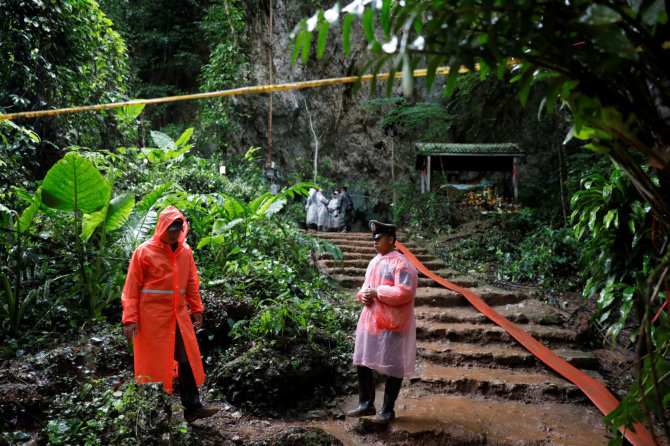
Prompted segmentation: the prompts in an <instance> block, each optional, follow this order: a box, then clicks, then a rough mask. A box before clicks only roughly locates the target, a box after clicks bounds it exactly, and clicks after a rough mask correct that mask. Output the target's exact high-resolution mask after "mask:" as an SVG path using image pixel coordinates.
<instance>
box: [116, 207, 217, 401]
mask: <svg viewBox="0 0 670 446" xmlns="http://www.w3.org/2000/svg"><path fill="white" fill-rule="evenodd" d="M177 219H181V220H182V221H183V222H184V230H183V231H182V233H181V236H180V237H179V246H178V247H177V249H176V250H175V251H174V252H172V249H170V247H169V246H168V245H166V244H165V243H163V242H162V241H161V239H162V238H164V234H165V232H166V231H167V228H168V226H170V224H171V223H173V222H174V221H175V220H177ZM187 233H188V223H187V222H186V219H185V218H184V216H183V215H182V213H181V212H179V210H178V209H177V208H175V207H173V206H169V207H167V208H166V209H165V210H163V212H161V214H160V217H158V223H157V224H156V231H155V233H154V236H153V238H151V239H150V240H147V241H146V242H144V243H142V244H141V245H140V246H139V247H138V248H137V249H136V250H135V252H134V253H133V258H132V259H131V260H130V266H129V267H128V276H127V277H126V284H125V286H124V287H123V293H122V295H121V302H122V303H123V323H124V324H127V323H130V322H137V324H138V333H137V336H135V338H134V342H133V344H134V348H135V379H136V380H137V382H139V383H145V382H162V383H163V387H164V388H165V390H167V391H168V393H170V392H171V391H172V379H173V377H174V365H175V361H174V348H175V335H176V331H175V330H176V329H177V328H179V330H180V331H181V335H182V338H183V339H184V347H185V348H186V354H187V355H188V360H189V363H190V364H191V369H192V370H193V376H194V377H195V382H196V385H198V386H199V385H200V384H202V383H203V381H204V380H205V372H204V370H203V366H202V359H201V357H200V349H199V348H198V341H197V340H196V337H195V331H194V330H193V323H192V322H191V316H190V315H189V310H190V312H191V313H201V312H202V311H203V306H202V301H201V300H200V292H199V286H200V280H199V279H198V271H197V270H196V267H195V262H194V261H193V252H192V251H191V248H190V247H189V246H188V244H186V243H185V242H184V240H185V239H186V235H187ZM187 303H188V307H187V305H186V304H187ZM177 323H178V326H177Z"/></svg>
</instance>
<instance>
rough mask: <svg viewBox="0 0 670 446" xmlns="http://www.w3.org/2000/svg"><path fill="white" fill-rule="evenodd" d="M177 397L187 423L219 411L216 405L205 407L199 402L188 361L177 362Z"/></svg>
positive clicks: (198, 394) (196, 387)
mask: <svg viewBox="0 0 670 446" xmlns="http://www.w3.org/2000/svg"><path fill="white" fill-rule="evenodd" d="M179 398H180V399H181V404H182V406H184V419H185V420H186V421H188V422H189V423H190V422H192V421H195V420H197V419H200V418H207V417H210V416H212V415H214V414H215V413H216V412H218V411H219V409H218V407H205V406H203V405H202V403H201V402H200V392H199V391H198V386H196V385H195V377H194V376H193V370H191V364H189V363H188V362H180V363H179Z"/></svg>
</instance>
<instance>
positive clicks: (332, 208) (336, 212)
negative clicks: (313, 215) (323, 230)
mask: <svg viewBox="0 0 670 446" xmlns="http://www.w3.org/2000/svg"><path fill="white" fill-rule="evenodd" d="M328 215H329V217H330V218H329V222H328V223H329V224H328V230H329V231H330V232H338V231H339V230H340V208H339V201H338V200H337V191H335V192H333V198H332V199H331V200H330V201H329V202H328Z"/></svg>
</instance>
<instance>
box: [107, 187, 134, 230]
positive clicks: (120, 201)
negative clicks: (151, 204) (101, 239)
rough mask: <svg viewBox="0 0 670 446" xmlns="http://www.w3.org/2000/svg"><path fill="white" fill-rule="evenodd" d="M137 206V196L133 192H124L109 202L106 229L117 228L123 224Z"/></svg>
mask: <svg viewBox="0 0 670 446" xmlns="http://www.w3.org/2000/svg"><path fill="white" fill-rule="evenodd" d="M134 207H135V197H133V196H132V195H131V194H123V195H119V196H118V197H114V199H113V200H112V201H111V202H110V203H109V209H108V211H107V221H106V222H105V230H106V231H113V230H115V229H118V228H120V227H121V226H123V225H124V224H125V223H126V221H128V217H130V214H131V213H132V212H133V208H134Z"/></svg>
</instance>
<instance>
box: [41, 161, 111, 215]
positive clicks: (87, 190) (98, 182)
mask: <svg viewBox="0 0 670 446" xmlns="http://www.w3.org/2000/svg"><path fill="white" fill-rule="evenodd" d="M42 201H43V202H44V204H45V205H47V206H49V207H51V208H53V209H59V210H62V211H73V210H75V208H76V209H79V210H81V211H82V212H84V213H87V214H88V213H93V212H96V211H98V210H100V209H101V208H102V207H103V206H105V204H106V203H107V202H108V201H109V189H108V187H107V181H105V179H104V178H103V176H102V174H101V173H100V171H98V169H96V168H95V166H94V165H93V164H92V163H91V162H90V161H88V160H87V159H85V158H82V157H81V156H79V155H77V154H76V153H74V152H70V153H68V154H67V155H65V157H63V159H61V160H60V161H58V162H57V163H56V164H54V165H53V167H51V169H49V171H48V172H47V174H46V176H45V177H44V181H43V183H42Z"/></svg>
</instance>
